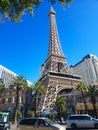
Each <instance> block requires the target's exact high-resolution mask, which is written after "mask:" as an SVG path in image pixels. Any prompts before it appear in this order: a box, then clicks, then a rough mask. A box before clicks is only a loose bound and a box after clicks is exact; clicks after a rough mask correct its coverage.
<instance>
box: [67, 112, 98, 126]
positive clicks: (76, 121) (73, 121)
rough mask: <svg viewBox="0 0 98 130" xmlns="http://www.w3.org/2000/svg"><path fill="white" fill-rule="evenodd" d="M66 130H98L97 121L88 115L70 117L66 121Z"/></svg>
mask: <svg viewBox="0 0 98 130" xmlns="http://www.w3.org/2000/svg"><path fill="white" fill-rule="evenodd" d="M66 125H67V128H98V119H95V118H93V117H91V116H89V115H88V114H80V115H70V116H68V118H67V120H66Z"/></svg>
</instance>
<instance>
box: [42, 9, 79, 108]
mask: <svg viewBox="0 0 98 130" xmlns="http://www.w3.org/2000/svg"><path fill="white" fill-rule="evenodd" d="M55 16H56V12H55V11H54V10H53V8H52V7H51V9H50V12H49V17H50V38H49V49H48V56H47V59H46V61H45V62H44V64H43V65H42V66H41V77H40V81H41V82H42V83H43V84H44V85H45V86H46V87H47V92H46V95H45V97H44V98H43V100H42V101H41V102H40V104H41V105H40V106H41V108H40V109H42V110H43V109H49V110H50V109H54V106H55V101H56V97H57V95H60V96H62V97H64V98H65V99H66V102H67V105H68V104H73V105H75V104H74V101H73V97H72V96H74V95H73V90H74V89H75V87H76V85H77V84H78V83H79V82H80V81H81V78H80V77H79V76H76V75H73V73H72V71H71V69H70V67H68V65H67V62H66V58H65V56H64V54H63V52H62V49H61V45H60V41H59V36H58V31H57V26H56V20H55Z"/></svg>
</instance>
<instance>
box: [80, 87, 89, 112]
mask: <svg viewBox="0 0 98 130" xmlns="http://www.w3.org/2000/svg"><path fill="white" fill-rule="evenodd" d="M81 93H82V99H83V103H84V108H85V114H88V110H87V105H86V101H85V98H84V93H83V91H82V89H81Z"/></svg>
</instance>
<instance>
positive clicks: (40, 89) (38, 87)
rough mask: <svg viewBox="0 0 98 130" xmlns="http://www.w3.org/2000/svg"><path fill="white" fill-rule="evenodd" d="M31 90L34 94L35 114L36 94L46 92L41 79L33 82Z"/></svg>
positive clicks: (36, 105)
mask: <svg viewBox="0 0 98 130" xmlns="http://www.w3.org/2000/svg"><path fill="white" fill-rule="evenodd" d="M32 87H33V92H34V96H35V116H37V108H38V95H39V94H45V93H46V87H45V86H44V85H43V84H42V82H41V81H36V82H34V85H33V86H32Z"/></svg>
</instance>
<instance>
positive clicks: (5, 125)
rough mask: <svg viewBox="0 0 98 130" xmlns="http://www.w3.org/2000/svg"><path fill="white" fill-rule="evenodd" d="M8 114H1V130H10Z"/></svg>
mask: <svg viewBox="0 0 98 130" xmlns="http://www.w3.org/2000/svg"><path fill="white" fill-rule="evenodd" d="M8 114H9V113H7V112H0V130H10V122H9V121H8Z"/></svg>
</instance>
